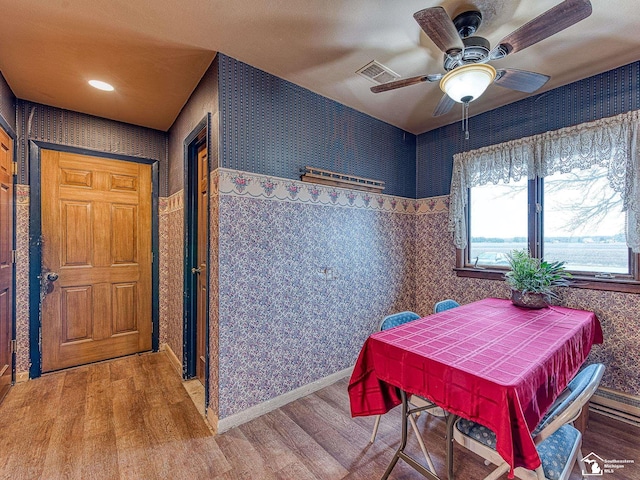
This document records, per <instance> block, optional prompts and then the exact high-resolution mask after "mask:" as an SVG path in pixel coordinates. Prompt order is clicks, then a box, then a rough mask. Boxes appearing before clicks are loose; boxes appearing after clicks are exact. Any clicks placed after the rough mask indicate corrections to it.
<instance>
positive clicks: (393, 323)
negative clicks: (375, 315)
mask: <svg viewBox="0 0 640 480" xmlns="http://www.w3.org/2000/svg"><path fill="white" fill-rule="evenodd" d="M418 318H420V315H418V314H417V313H414V312H409V311H406V312H400V313H394V314H393V315H389V316H387V317H384V319H383V320H382V323H380V330H387V329H389V328H393V327H397V326H398V325H402V324H403V323H407V322H410V321H411V320H417V319H418Z"/></svg>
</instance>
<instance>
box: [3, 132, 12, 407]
mask: <svg viewBox="0 0 640 480" xmlns="http://www.w3.org/2000/svg"><path fill="white" fill-rule="evenodd" d="M12 166H13V142H12V141H11V138H10V137H9V135H8V134H7V132H5V131H4V130H3V129H2V128H0V400H2V398H3V397H4V396H5V395H6V394H7V392H8V391H9V387H10V386H11V372H12V370H13V364H12V362H13V360H12V359H13V355H12V349H11V340H12V338H11V337H12V330H13V329H12V325H13V322H12V319H13V252H12V246H13V169H12Z"/></svg>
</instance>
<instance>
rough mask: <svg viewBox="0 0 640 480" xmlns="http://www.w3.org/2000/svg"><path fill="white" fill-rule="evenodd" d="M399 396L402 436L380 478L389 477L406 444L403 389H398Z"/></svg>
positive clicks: (405, 403)
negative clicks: (400, 401) (400, 400)
mask: <svg viewBox="0 0 640 480" xmlns="http://www.w3.org/2000/svg"><path fill="white" fill-rule="evenodd" d="M400 398H401V399H402V436H401V437H400V446H399V447H398V450H396V453H395V455H394V456H393V459H392V460H391V463H390V464H389V466H388V467H387V470H386V471H385V472H384V475H382V479H381V480H387V478H389V474H390V473H391V470H393V467H395V466H396V463H398V460H399V459H400V454H401V453H402V452H403V451H404V447H406V446H407V410H408V408H407V394H406V393H405V391H404V390H400Z"/></svg>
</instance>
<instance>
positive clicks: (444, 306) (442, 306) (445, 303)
mask: <svg viewBox="0 0 640 480" xmlns="http://www.w3.org/2000/svg"><path fill="white" fill-rule="evenodd" d="M459 306H460V304H459V303H458V302H456V301H455V300H451V299H450V298H448V299H446V300H441V301H440V302H438V303H436V304H435V306H434V307H433V313H439V312H444V311H445V310H449V309H450V308H456V307H459Z"/></svg>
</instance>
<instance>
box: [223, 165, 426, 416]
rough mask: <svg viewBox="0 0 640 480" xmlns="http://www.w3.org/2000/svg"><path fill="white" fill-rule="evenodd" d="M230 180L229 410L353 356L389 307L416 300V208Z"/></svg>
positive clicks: (226, 268)
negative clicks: (321, 199) (365, 204)
mask: <svg viewBox="0 0 640 480" xmlns="http://www.w3.org/2000/svg"><path fill="white" fill-rule="evenodd" d="M229 178H231V177H229ZM226 180H228V179H226ZM226 180H225V177H221V180H220V182H221V194H220V197H219V198H220V204H219V222H220V227H219V228H220V230H219V231H220V239H219V242H220V244H219V269H220V270H219V275H220V276H219V279H220V297H219V298H220V326H219V335H220V337H219V345H220V357H219V358H220V364H219V368H220V370H219V373H220V380H219V382H220V383H219V388H220V390H219V398H220V405H219V408H220V410H219V416H220V418H225V417H228V416H229V415H232V414H234V413H237V412H240V411H242V410H244V409H246V408H249V407H251V406H253V405H257V404H259V403H261V402H264V401H266V400H269V399H271V398H273V397H276V396H278V395H281V394H284V393H286V392H289V391H291V390H293V389H295V388H298V387H301V386H303V385H306V384H308V383H311V382H313V381H315V380H318V379H321V378H323V377H325V376H327V375H330V374H332V373H335V372H337V371H340V370H342V369H345V368H347V367H349V366H351V365H353V363H354V362H355V360H356V357H357V356H358V353H359V351H360V348H361V347H362V344H363V342H364V340H365V339H366V338H367V336H368V335H369V334H371V333H372V332H374V331H375V330H377V328H378V327H379V324H380V321H381V319H382V318H383V317H384V316H386V315H388V314H390V313H392V312H396V311H402V310H411V309H413V304H414V291H415V285H414V284H415V280H414V276H413V258H414V249H415V247H414V224H415V222H414V215H411V214H407V213H391V212H388V211H380V210H377V209H375V208H362V207H358V206H355V205H354V206H337V205H322V204H319V203H316V204H314V203H304V201H303V200H301V199H300V198H299V197H297V196H296V197H295V198H290V199H289V200H287V201H285V200H278V199H275V197H273V198H253V195H252V194H251V192H249V191H248V190H246V189H241V191H240V190H239V189H238V188H234V190H235V191H236V193H234V194H223V193H222V191H223V187H222V183H223V181H226ZM265 180H266V179H265ZM276 180H278V181H282V179H276ZM232 188H233V186H232ZM265 189H266V187H265ZM269 190H270V188H269ZM349 192H352V191H348V190H344V191H342V192H341V194H344V195H348V193H349ZM265 195H271V193H270V192H267V193H266V194H265ZM325 268H330V269H331V275H332V276H333V278H334V279H333V280H328V279H327V277H326V276H325V275H324V273H323V272H322V270H323V269H325Z"/></svg>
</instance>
